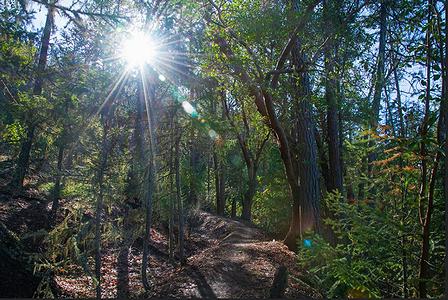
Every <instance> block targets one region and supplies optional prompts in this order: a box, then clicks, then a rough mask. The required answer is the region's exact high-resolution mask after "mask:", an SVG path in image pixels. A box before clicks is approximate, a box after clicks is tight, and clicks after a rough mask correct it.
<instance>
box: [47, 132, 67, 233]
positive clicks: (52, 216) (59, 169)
mask: <svg viewBox="0 0 448 300" xmlns="http://www.w3.org/2000/svg"><path fill="white" fill-rule="evenodd" d="M64 148H65V142H64V141H63V140H62V139H61V141H60V144H59V151H58V164H57V170H56V178H55V182H54V188H53V193H52V198H53V199H52V200H53V204H52V206H51V211H50V218H49V219H50V220H49V221H50V222H49V223H50V226H54V224H55V223H56V215H57V211H58V208H59V199H60V196H61V195H60V194H61V177H62V160H63V158H64Z"/></svg>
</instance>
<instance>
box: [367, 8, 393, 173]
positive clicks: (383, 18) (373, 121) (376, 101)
mask: <svg viewBox="0 0 448 300" xmlns="http://www.w3.org/2000/svg"><path fill="white" fill-rule="evenodd" d="M387 1H388V0H381V7H380V20H379V21H380V35H379V45H378V60H377V67H376V72H375V90H374V93H373V101H372V113H371V116H370V124H369V125H370V129H371V130H373V131H376V130H377V127H378V120H379V116H380V108H381V92H382V90H383V86H384V77H385V75H384V65H385V53H386V33H387V4H386V2H387ZM369 144H370V146H373V142H371V143H369ZM376 157H377V154H376V153H375V152H371V153H369V154H368V156H367V160H368V165H367V173H368V175H369V176H370V177H371V176H372V172H373V166H372V162H373V161H375V160H376Z"/></svg>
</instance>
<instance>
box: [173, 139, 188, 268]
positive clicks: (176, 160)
mask: <svg viewBox="0 0 448 300" xmlns="http://www.w3.org/2000/svg"><path fill="white" fill-rule="evenodd" d="M180 139H181V136H180V134H179V137H178V138H177V139H176V146H175V154H174V171H175V180H176V200H177V209H178V211H179V212H178V214H179V237H178V239H179V259H180V262H181V264H184V263H185V254H184V227H185V226H184V224H185V221H184V220H185V218H184V206H183V201H182V191H181V185H180V170H179V169H180V164H179V160H180V158H179V155H180V150H179V148H180V147H179V146H180V145H179V144H180Z"/></svg>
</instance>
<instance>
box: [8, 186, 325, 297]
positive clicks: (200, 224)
mask: <svg viewBox="0 0 448 300" xmlns="http://www.w3.org/2000/svg"><path fill="white" fill-rule="evenodd" d="M0 196H2V199H1V201H0V203H1V205H0V221H2V222H3V223H4V224H6V225H7V226H8V227H9V228H11V229H13V230H14V232H16V233H17V234H19V235H22V234H24V233H27V232H34V231H36V230H38V229H40V228H43V227H44V226H45V223H46V215H47V213H48V207H47V205H46V204H47V203H46V202H45V201H38V199H37V198H33V197H31V196H28V197H25V198H23V199H22V198H21V197H18V198H15V197H12V196H11V195H9V194H7V193H2V194H1V195H0ZM191 220H192V222H190V223H193V224H192V225H191V233H190V235H189V236H188V237H187V238H186V241H185V242H186V253H187V255H188V259H187V263H186V264H185V265H184V266H180V265H179V264H177V263H176V264H172V263H171V262H170V261H169V259H168V255H167V252H168V243H167V240H166V234H164V233H162V231H160V230H154V229H152V232H151V238H152V240H153V242H152V245H151V254H150V255H151V256H150V263H149V268H148V271H149V274H150V280H151V283H152V286H153V290H152V291H151V292H150V293H149V294H144V290H143V286H142V284H141V276H140V273H141V272H140V268H141V260H142V254H141V246H140V245H139V244H138V242H137V243H134V245H133V247H131V248H130V251H129V259H128V266H129V267H128V274H127V278H128V280H129V291H130V297H141V296H146V297H148V296H149V297H176V298H178V297H183V298H185V297H200V298H268V297H269V292H270V289H271V286H272V283H273V278H274V274H275V272H276V270H277V269H278V268H279V267H280V266H282V265H283V266H286V267H287V269H288V273H289V277H288V286H287V288H286V292H285V296H286V297H288V298H309V297H315V298H318V297H319V295H318V294H316V293H315V292H314V291H313V290H312V289H311V288H309V287H308V286H307V285H306V284H304V283H302V282H300V280H298V279H297V278H299V277H300V270H299V269H298V267H297V264H296V258H295V256H294V254H293V253H292V252H290V251H289V250H288V249H287V247H286V246H284V245H283V244H282V243H280V242H278V241H269V240H268V238H267V236H266V235H265V234H264V233H263V232H262V231H261V230H260V229H258V228H255V227H253V226H251V225H249V224H245V223H243V222H241V221H237V220H232V219H228V218H223V217H218V216H215V215H213V214H210V213H206V212H202V211H198V212H197V213H196V214H195V215H194V216H193V217H192V218H191ZM117 258H118V248H117V246H113V245H111V246H107V247H105V248H104V253H103V255H102V262H103V264H102V274H103V275H102V278H103V279H102V288H103V295H102V296H103V297H104V298H114V297H116V296H117V282H118V274H117V273H118V272H117V269H118V268H117ZM91 263H92V262H91ZM92 266H93V264H92ZM55 279H56V283H57V285H58V289H59V290H60V292H61V295H60V296H61V297H69V298H79V297H81V298H89V297H94V285H93V281H92V279H91V278H90V277H89V276H87V275H85V273H84V272H83V271H82V269H81V268H80V267H78V266H75V265H72V266H69V267H67V268H65V270H64V271H63V272H60V273H58V274H57V275H56V278H55Z"/></svg>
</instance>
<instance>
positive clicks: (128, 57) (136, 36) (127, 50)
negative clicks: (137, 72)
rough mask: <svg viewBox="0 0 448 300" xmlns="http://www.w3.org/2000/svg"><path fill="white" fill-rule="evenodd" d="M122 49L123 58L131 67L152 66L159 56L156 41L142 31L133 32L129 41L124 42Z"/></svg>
mask: <svg viewBox="0 0 448 300" xmlns="http://www.w3.org/2000/svg"><path fill="white" fill-rule="evenodd" d="M121 49H122V53H121V56H122V58H123V59H124V60H125V61H126V63H127V64H128V66H129V67H137V66H140V67H141V66H143V65H144V64H152V63H154V59H155V57H156V54H157V49H156V44H155V42H154V40H153V39H152V38H151V37H150V35H149V34H147V33H144V32H142V31H135V32H132V33H131V34H130V37H129V39H126V40H124V41H123V44H122V47H121Z"/></svg>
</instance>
